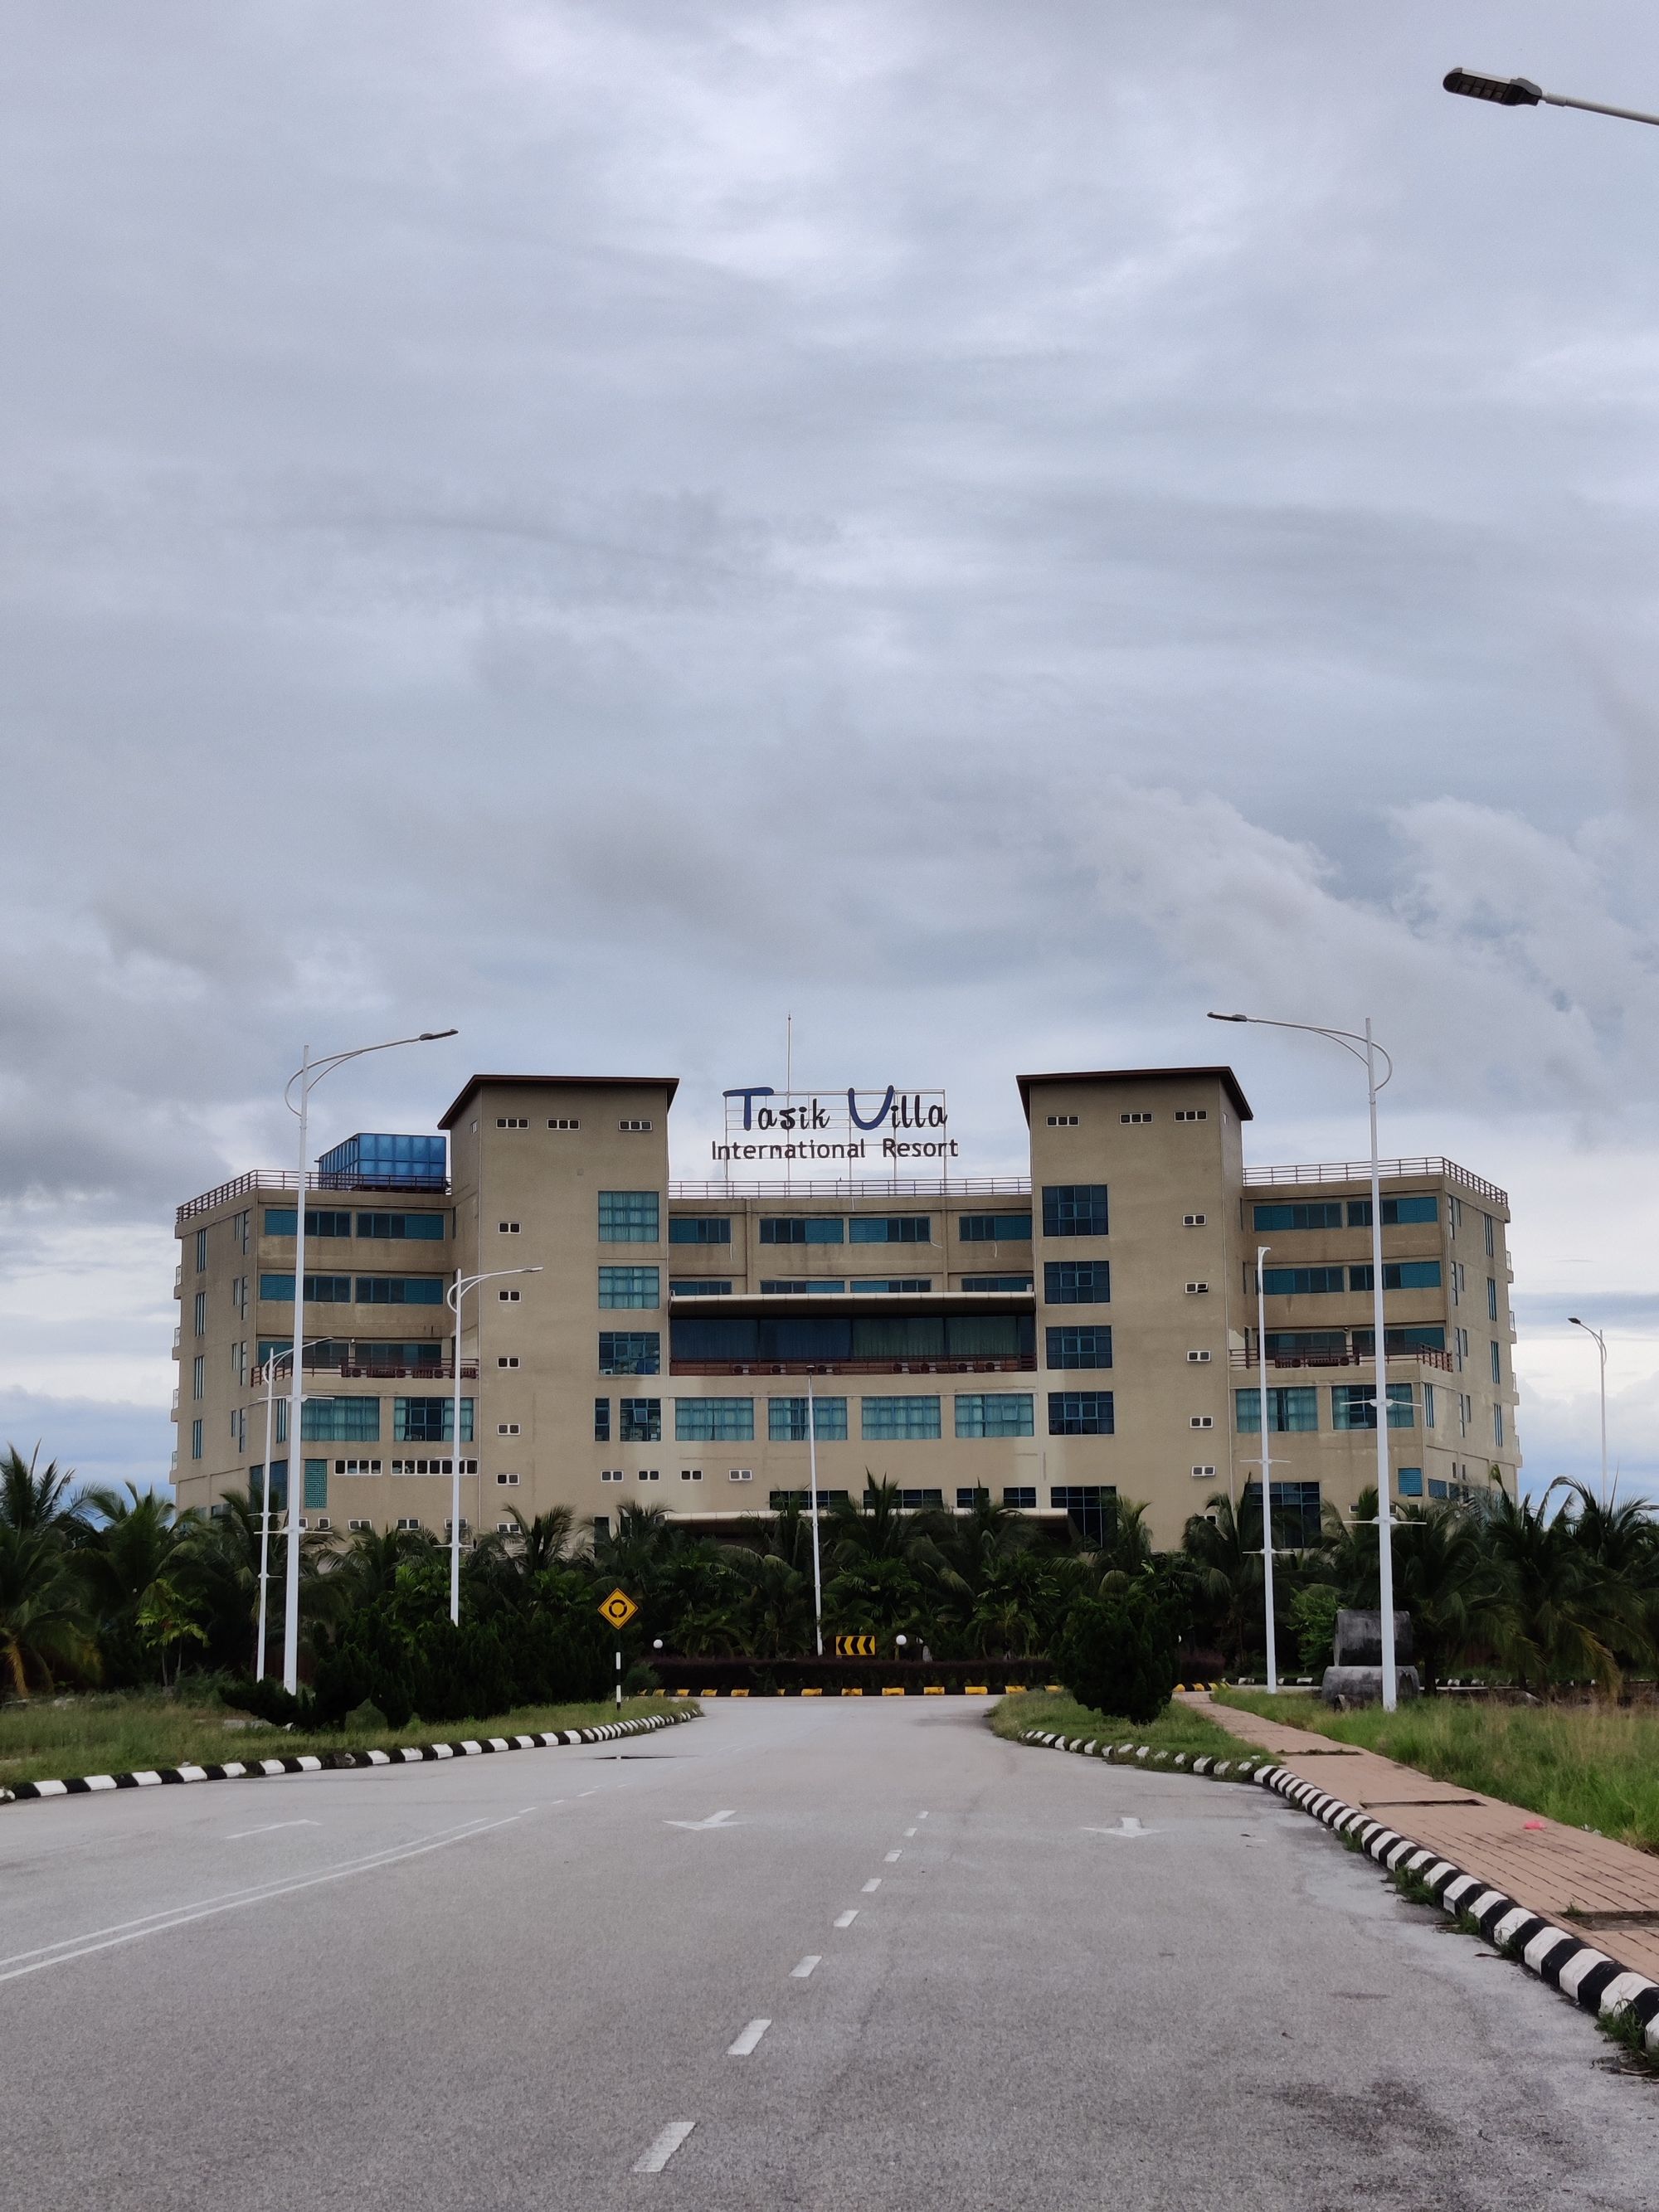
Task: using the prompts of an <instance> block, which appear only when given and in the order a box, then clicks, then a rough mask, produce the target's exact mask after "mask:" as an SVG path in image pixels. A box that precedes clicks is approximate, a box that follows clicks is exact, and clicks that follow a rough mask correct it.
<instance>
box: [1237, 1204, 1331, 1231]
mask: <svg viewBox="0 0 1659 2212" xmlns="http://www.w3.org/2000/svg"><path fill="white" fill-rule="evenodd" d="M1254 1220H1255V1227H1256V1228H1258V1229H1340V1227H1341V1226H1342V1201H1341V1200H1340V1198H1334V1199H1331V1200H1322V1199H1316V1200H1313V1201H1312V1202H1311V1203H1310V1204H1308V1205H1301V1204H1298V1205H1295V1206H1282V1205H1275V1204H1272V1203H1269V1204H1267V1205H1265V1206H1257V1207H1256V1208H1255V1217H1254Z"/></svg>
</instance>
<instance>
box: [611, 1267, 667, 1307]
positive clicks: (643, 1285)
mask: <svg viewBox="0 0 1659 2212" xmlns="http://www.w3.org/2000/svg"><path fill="white" fill-rule="evenodd" d="M661 1282H662V1276H661V1273H660V1272H659V1269H657V1268H655V1267H601V1268H600V1270H599V1304H601V1305H602V1306H659V1305H660V1304H662V1296H661V1290H660V1285H661Z"/></svg>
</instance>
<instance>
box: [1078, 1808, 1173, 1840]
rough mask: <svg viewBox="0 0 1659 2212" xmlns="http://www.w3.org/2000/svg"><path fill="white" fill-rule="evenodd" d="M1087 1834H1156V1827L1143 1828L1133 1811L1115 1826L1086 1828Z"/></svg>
mask: <svg viewBox="0 0 1659 2212" xmlns="http://www.w3.org/2000/svg"><path fill="white" fill-rule="evenodd" d="M1083 1832H1084V1834H1085V1836H1129V1837H1134V1836H1155V1835H1157V1833H1158V1830H1157V1829H1156V1828H1143V1827H1142V1826H1141V1825H1140V1823H1139V1820H1136V1818H1135V1816H1134V1814H1133V1813H1126V1814H1124V1815H1123V1818H1122V1819H1121V1820H1120V1821H1119V1822H1118V1824H1117V1826H1116V1827H1115V1828H1085V1830H1084V1831H1083Z"/></svg>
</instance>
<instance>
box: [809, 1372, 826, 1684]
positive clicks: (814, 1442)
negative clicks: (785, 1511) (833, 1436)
mask: <svg viewBox="0 0 1659 2212" xmlns="http://www.w3.org/2000/svg"><path fill="white" fill-rule="evenodd" d="M806 1480H807V1481H808V1482H809V1483H810V1484H811V1491H810V1492H809V1496H810V1499H811V1508H812V1632H813V1635H814V1636H815V1638H817V1653H818V1656H819V1658H820V1659H822V1658H823V1558H822V1555H821V1553H820V1552H819V1548H818V1414H817V1406H816V1405H815V1404H814V1403H813V1399H812V1370H811V1368H810V1367H809V1368H808V1369H807V1370H806Z"/></svg>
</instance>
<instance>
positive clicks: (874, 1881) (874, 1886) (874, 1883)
mask: <svg viewBox="0 0 1659 2212" xmlns="http://www.w3.org/2000/svg"><path fill="white" fill-rule="evenodd" d="M880 1887H881V1876H880V1875H872V1876H871V1878H870V1880H869V1881H866V1883H865V1885H864V1893H865V1895H866V1897H868V1896H869V1895H870V1894H871V1893H872V1891H874V1890H878V1889H879V1888H880Z"/></svg>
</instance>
